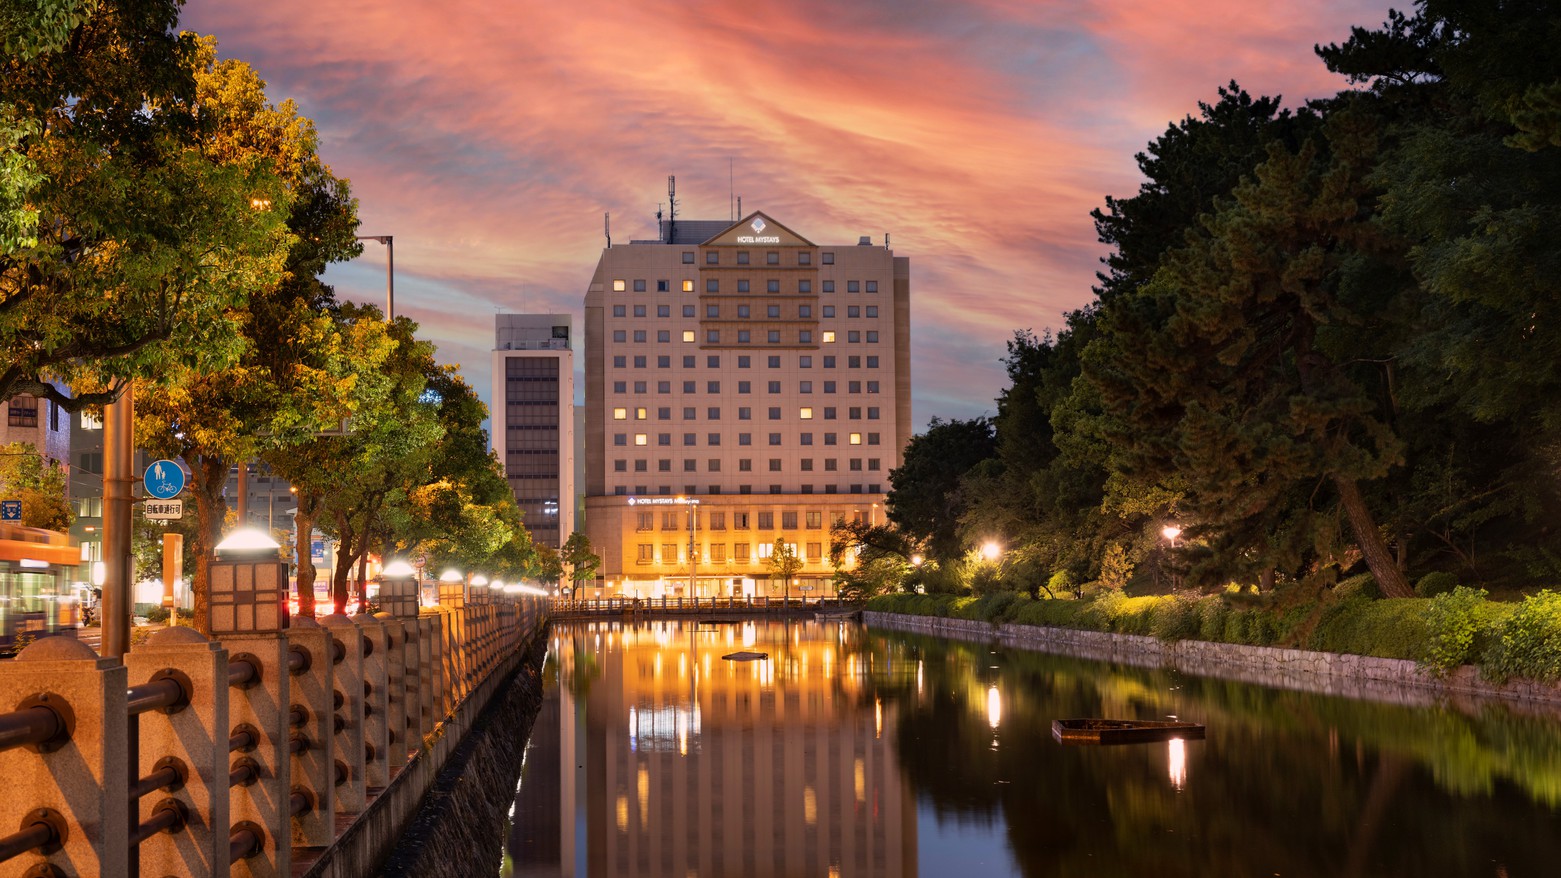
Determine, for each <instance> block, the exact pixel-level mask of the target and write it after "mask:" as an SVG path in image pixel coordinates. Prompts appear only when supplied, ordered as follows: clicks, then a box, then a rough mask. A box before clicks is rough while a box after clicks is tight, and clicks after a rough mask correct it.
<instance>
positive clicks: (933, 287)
mask: <svg viewBox="0 0 1561 878" xmlns="http://www.w3.org/2000/svg"><path fill="white" fill-rule="evenodd" d="M1292 7H1293V8H1292ZM1386 8H1387V7H1386V5H1385V4H1378V3H1375V2H1372V3H1367V2H1345V0H1327V2H1323V3H1321V4H1318V3H1310V4H1292V6H1285V5H1284V4H1278V5H1274V4H1252V3H1249V2H1237V0H1197V2H1194V0H1155V2H1150V0H1101V2H1082V0H1072V2H1065V0H975V2H952V0H943V2H932V0H920V2H917V0H909V2H906V0H866V2H852V3H839V2H838V0H836V2H823V0H802V2H795V3H786V4H731V3H722V2H712V0H706V2H699V0H692V2H668V0H645V2H636V3H623V4H618V3H609V4H598V5H595V6H582V5H579V4H553V3H541V2H519V3H510V4H502V5H500V4H485V5H482V6H473V5H471V4H467V5H464V6H463V5H453V6H451V5H444V4H431V3H417V2H411V0H380V2H375V3H365V2H357V0H337V2H331V3H319V2H302V0H274V2H270V3H266V4H227V3H220V2H217V0H191V2H190V3H189V4H188V5H187V6H186V9H185V17H184V24H185V26H186V27H191V28H195V29H198V30H200V31H202V32H207V33H215V34H216V35H217V36H218V38H219V40H220V43H221V51H222V53H223V55H224V56H227V57H237V58H242V59H244V60H247V61H249V62H250V63H252V64H254V65H255V66H256V67H257V68H258V69H259V70H260V72H261V74H262V75H263V76H265V77H266V78H267V79H268V80H269V81H270V93H271V94H272V96H273V97H276V98H281V97H293V98H295V99H296V100H297V101H298V102H299V104H300V106H301V108H302V110H303V112H305V113H306V114H308V115H310V116H311V117H312V118H314V119H315V120H316V122H317V123H318V125H319V128H320V131H321V135H322V152H323V153H324V154H325V156H326V158H327V160H328V161H330V162H331V164H332V165H333V167H334V169H335V170H336V172H337V173H338V174H341V175H344V176H347V177H349V178H351V179H352V181H353V186H354V191H355V193H356V194H357V196H358V197H359V199H360V200H361V208H360V213H361V215H362V217H363V230H364V233H365V234H393V235H395V236H396V269H397V299H398V311H400V312H401V313H406V314H408V315H409V316H413V317H416V318H417V319H419V320H421V321H422V322H423V324H424V326H425V331H426V333H427V334H428V335H429V336H430V337H431V338H433V340H434V341H435V342H436V343H438V344H440V346H441V349H442V351H444V352H445V353H446V355H447V356H451V358H452V359H454V358H456V357H455V356H454V355H455V353H456V352H464V353H461V355H460V358H461V359H463V360H464V362H465V365H466V366H467V372H468V380H469V381H471V382H472V383H473V384H474V385H475V386H477V387H478V389H479V391H480V392H482V393H483V394H484V395H486V392H487V390H486V388H487V376H486V368H487V367H486V358H485V357H481V356H472V352H481V351H486V350H487V348H488V347H489V346H490V345H491V340H492V325H493V320H492V314H494V313H496V312H497V311H499V310H507V311H513V310H521V309H523V308H524V309H528V310H537V311H544V310H546V311H565V312H574V311H577V310H578V309H579V304H580V301H581V299H582V298H583V296H584V289H585V284H586V282H587V279H588V278H589V276H590V273H591V271H592V269H593V267H594V265H595V262H596V258H597V256H598V254H599V252H600V248H601V246H602V244H603V239H602V237H601V235H602V215H603V214H604V213H607V212H611V213H612V215H613V237H614V239H615V240H617V241H623V240H627V239H629V238H631V237H634V238H644V237H650V236H652V235H653V234H654V225H653V224H654V217H653V214H654V211H655V209H656V207H657V205H658V203H664V202H665V200H666V194H665V190H664V188H663V182H664V179H665V176H666V175H667V174H669V173H675V174H677V176H678V184H679V185H678V189H679V200H680V203H681V206H680V209H679V215H680V216H684V217H689V218H720V217H721V215H722V214H723V213H729V212H730V210H731V207H730V198H729V196H730V195H731V194H733V193H732V189H734V188H735V193H736V194H739V195H741V196H742V198H743V206H744V208H745V210H753V209H760V208H762V209H764V210H765V211H766V212H768V213H770V214H772V215H774V216H775V217H776V218H777V219H780V220H782V221H784V222H786V223H787V224H788V225H790V226H792V227H793V228H795V229H797V230H798V231H799V232H801V233H803V234H805V235H807V236H809V237H810V238H812V239H814V240H816V241H821V242H835V241H854V240H855V239H856V237H857V236H859V235H864V234H866V235H872V236H873V238H874V241H875V242H877V243H881V242H882V240H883V235H884V233H886V232H887V233H889V234H891V235H892V236H893V246H894V249H895V251H896V252H897V253H899V254H900V255H906V256H910V257H911V265H912V273H913V280H912V314H913V335H914V337H915V340H916V343H917V359H916V362H915V364H914V366H913V378H914V381H915V387H916V391H915V406H916V419H917V422H918V423H925V421H926V419H927V418H928V417H930V416H933V415H941V416H945V417H949V416H953V417H969V416H973V415H976V414H980V413H981V412H982V411H983V410H989V409H992V408H993V406H992V405H991V404H990V403H989V402H986V400H990V399H991V398H993V397H995V396H996V394H997V393H998V392H999V391H1000V390H1001V387H1002V383H1003V380H1004V376H1003V373H1002V370H1001V366H1000V364H999V360H1000V358H1001V357H1002V356H1003V353H1004V350H1003V342H1004V341H1005V340H1006V339H1007V338H1008V337H1009V336H1010V335H1011V333H1012V332H1013V330H1015V329H1019V328H1035V329H1037V330H1039V329H1041V328H1043V327H1046V326H1056V325H1058V324H1059V323H1060V322H1061V315H1062V313H1063V312H1065V311H1067V310H1071V309H1074V308H1078V307H1080V306H1082V305H1084V304H1086V303H1087V302H1088V301H1089V299H1090V298H1091V293H1090V287H1091V284H1092V282H1093V278H1094V272H1095V270H1096V268H1097V266H1098V259H1099V257H1100V256H1101V255H1102V253H1103V248H1102V247H1101V246H1100V245H1099V244H1098V243H1096V241H1095V236H1094V229H1093V226H1092V224H1091V222H1090V219H1089V211H1090V209H1092V208H1094V207H1096V206H1098V205H1099V204H1100V203H1101V201H1102V200H1103V197H1104V195H1106V194H1107V193H1112V194H1119V195H1123V194H1130V193H1131V192H1132V191H1134V190H1136V188H1137V186H1138V182H1139V180H1138V176H1137V173H1136V168H1135V166H1134V163H1133V153H1134V152H1136V151H1138V150H1140V149H1142V148H1143V146H1144V144H1145V143H1146V142H1147V141H1149V140H1150V139H1152V138H1153V137H1155V136H1157V135H1158V134H1159V133H1160V132H1162V131H1163V130H1164V129H1165V126H1166V124H1167V123H1169V122H1170V121H1172V120H1175V119H1179V118H1181V117H1182V116H1184V115H1186V114H1187V113H1189V112H1194V111H1195V110H1196V103H1197V101H1199V100H1200V99H1201V100H1210V99H1213V98H1214V96H1215V89H1216V87H1217V86H1218V85H1220V84H1222V83H1224V82H1227V81H1229V80H1230V79H1233V78H1234V79H1236V80H1238V81H1240V82H1241V83H1242V84H1243V85H1244V86H1246V87H1247V88H1248V89H1249V90H1252V91H1255V92H1261V93H1270V94H1272V93H1283V94H1284V95H1285V96H1286V98H1287V100H1289V101H1290V102H1292V103H1294V102H1299V101H1300V100H1302V99H1304V98H1307V97H1313V96H1320V95H1324V94H1328V93H1331V92H1332V91H1334V90H1336V89H1337V88H1339V87H1342V85H1343V83H1342V82H1341V81H1339V80H1337V79H1336V78H1334V77H1331V76H1330V75H1329V74H1328V73H1327V71H1326V70H1325V69H1324V68H1323V67H1322V65H1321V63H1320V62H1318V61H1317V60H1316V59H1315V58H1314V57H1312V50H1311V47H1312V45H1313V44H1314V43H1317V42H1330V41H1337V40H1340V39H1343V38H1344V37H1345V36H1346V35H1347V33H1348V28H1349V26H1350V25H1352V24H1366V25H1370V24H1375V23H1377V22H1379V21H1381V19H1382V18H1383V17H1385V13H1386ZM729 169H730V171H729ZM729 173H730V174H731V177H730V179H731V180H732V181H733V182H732V183H730V184H729V176H728V175H729ZM723 201H726V202H728V203H727V204H722V202H723ZM381 259H382V256H380V255H379V254H378V253H377V252H376V248H373V247H371V248H370V249H369V250H368V251H366V253H365V256H364V257H363V259H362V260H359V262H358V263H357V264H355V265H353V266H350V267H338V268H335V269H333V270H332V272H331V274H330V279H331V280H332V281H333V282H334V283H336V284H337V285H338V291H339V292H340V293H341V294H342V295H343V296H346V297H350V298H362V299H369V300H374V301H380V300H381V299H382V297H383V296H382V292H380V291H381V290H382V288H383V275H382V274H379V273H378V272H380V271H382V269H381V268H380V266H382V265H383V263H382V262H381V261H380V260H381ZM972 388H979V390H977V391H976V392H972Z"/></svg>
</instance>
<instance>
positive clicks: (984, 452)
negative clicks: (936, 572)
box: [887, 418, 996, 558]
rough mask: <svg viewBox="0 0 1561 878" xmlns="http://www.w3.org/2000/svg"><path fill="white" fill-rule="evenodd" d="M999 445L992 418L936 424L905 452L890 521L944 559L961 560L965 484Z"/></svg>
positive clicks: (894, 482)
mask: <svg viewBox="0 0 1561 878" xmlns="http://www.w3.org/2000/svg"><path fill="white" fill-rule="evenodd" d="M995 451H996V443H995V439H994V437H993V433H992V423H991V421H988V420H987V419H986V418H975V419H973V420H969V421H959V420H952V421H944V420H941V419H939V418H933V419H932V420H931V421H930V422H928V424H927V432H925V433H922V434H921V435H919V436H914V437H912V438H911V441H910V442H909V443H908V444H907V445H906V446H905V457H904V462H903V463H901V464H900V466H898V467H896V468H895V469H894V470H893V471H891V472H890V473H889V481H890V483H891V487H890V489H889V497H888V503H887V507H888V515H889V520H890V521H892V522H894V523H895V525H896V526H898V527H899V528H900V529H901V530H903V531H905V532H906V533H907V534H910V535H911V536H913V537H915V538H916V539H918V540H924V541H925V542H926V544H927V548H928V551H930V552H931V553H932V555H933V556H935V557H938V558H953V557H957V556H958V555H959V548H960V539H959V519H960V516H961V515H963V514H964V512H965V509H966V505H967V504H966V499H965V495H964V492H963V491H962V489H961V482H960V480H961V479H962V478H963V477H964V475H965V474H966V473H967V472H969V471H970V469H971V468H972V467H974V466H975V465H976V464H978V463H980V462H981V461H983V460H987V459H989V458H991V457H992V456H993V454H994V453H995Z"/></svg>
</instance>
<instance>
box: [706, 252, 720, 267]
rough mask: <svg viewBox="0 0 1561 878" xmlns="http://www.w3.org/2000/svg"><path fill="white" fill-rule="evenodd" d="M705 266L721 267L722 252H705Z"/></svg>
mask: <svg viewBox="0 0 1561 878" xmlns="http://www.w3.org/2000/svg"><path fill="white" fill-rule="evenodd" d="M705 264H706V265H720V264H721V253H720V251H718V250H706V251H705Z"/></svg>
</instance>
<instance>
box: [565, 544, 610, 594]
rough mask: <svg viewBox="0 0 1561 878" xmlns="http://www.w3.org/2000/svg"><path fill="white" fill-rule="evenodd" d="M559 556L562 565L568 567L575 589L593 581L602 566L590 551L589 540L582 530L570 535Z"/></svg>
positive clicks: (598, 557)
mask: <svg viewBox="0 0 1561 878" xmlns="http://www.w3.org/2000/svg"><path fill="white" fill-rule="evenodd" d="M559 554H560V555H561V556H562V560H563V563H564V564H566V565H568V566H569V579H570V581H571V582H573V583H574V587H575V588H580V587H582V586H583V585H584V584H585V583H587V582H590V581H591V580H593V579H595V578H596V571H597V569H598V568H600V567H601V566H602V558H601V556H600V555H597V554H596V553H595V552H593V551H591V538H590V537H588V536H586V534H585V531H583V530H577V531H575V532H574V533H572V534H570V535H569V538H568V539H567V540H564V548H563V551H562V552H560V553H559Z"/></svg>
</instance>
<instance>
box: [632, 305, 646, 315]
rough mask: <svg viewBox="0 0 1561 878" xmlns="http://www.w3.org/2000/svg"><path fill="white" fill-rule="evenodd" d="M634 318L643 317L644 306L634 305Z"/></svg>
mask: <svg viewBox="0 0 1561 878" xmlns="http://www.w3.org/2000/svg"><path fill="white" fill-rule="evenodd" d="M634 316H635V317H644V316H645V306H644V305H635V306H634Z"/></svg>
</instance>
